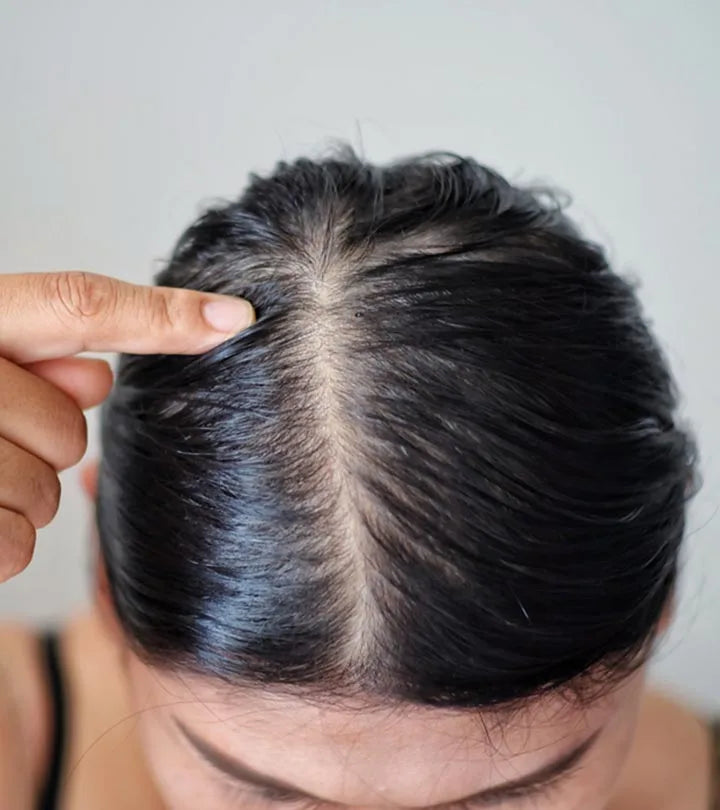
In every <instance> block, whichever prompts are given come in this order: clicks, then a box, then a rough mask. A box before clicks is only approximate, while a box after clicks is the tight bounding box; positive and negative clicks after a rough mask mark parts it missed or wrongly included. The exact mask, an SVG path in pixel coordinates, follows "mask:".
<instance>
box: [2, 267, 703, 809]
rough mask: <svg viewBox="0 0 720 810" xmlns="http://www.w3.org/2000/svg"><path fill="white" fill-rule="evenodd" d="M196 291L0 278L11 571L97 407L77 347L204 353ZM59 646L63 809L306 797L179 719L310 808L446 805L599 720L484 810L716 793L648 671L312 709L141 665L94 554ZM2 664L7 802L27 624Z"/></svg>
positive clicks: (208, 334) (101, 377)
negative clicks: (548, 689) (533, 788)
mask: <svg viewBox="0 0 720 810" xmlns="http://www.w3.org/2000/svg"><path fill="white" fill-rule="evenodd" d="M58 276H61V277H58ZM65 276H67V277H65ZM208 298H213V299H218V298H220V297H219V296H208V295H207V294H200V293H192V292H190V291H185V290H163V289H162V288H135V287H133V286H132V285H123V284H122V283H121V282H116V281H114V280H110V279H104V277H98V276H88V275H87V274H72V273H71V274H32V276H27V275H26V276H5V277H0V379H1V380H2V385H1V386H0V439H1V440H2V441H0V537H2V538H3V544H2V546H0V570H2V572H3V576H4V577H5V578H7V577H8V576H10V575H12V574H14V573H16V572H17V571H19V570H21V569H22V568H24V567H25V565H26V564H27V562H28V560H29V559H30V556H31V554H32V548H33V545H34V539H35V530H36V529H37V528H39V527H40V526H42V525H46V524H47V522H49V520H50V519H51V518H52V516H53V515H54V513H55V510H56V508H57V498H58V497H59V487H58V485H57V473H58V472H59V470H61V469H64V468H65V467H67V466H71V465H72V464H74V463H76V462H77V460H78V459H79V458H80V456H81V455H82V454H83V452H84V449H85V421H84V416H83V414H82V410H83V409H84V408H86V407H90V406H92V405H94V404H97V403H98V402H100V401H101V400H102V399H104V397H105V396H107V393H108V391H109V388H110V385H111V383H112V375H111V373H110V371H109V368H108V367H107V365H106V364H104V363H103V362H102V361H96V360H89V359H87V358H73V357H70V356H69V355H73V354H74V353H76V352H80V351H85V350H95V351H133V352H138V351H139V352H143V351H146V352H162V351H164V352H176V353H193V352H196V351H203V350H206V349H207V348H209V347H210V346H211V345H216V344H217V342H219V341H220V340H222V339H225V338H226V337H227V336H228V334H229V333H228V332H226V333H224V334H220V333H218V332H217V331H213V330H212V329H211V328H210V327H209V326H208V325H207V324H206V323H205V322H204V321H203V319H202V317H201V304H202V302H203V301H206V300H207V299H208ZM29 402H30V403H32V407H29V406H28V403H29ZM2 470H5V471H6V472H5V473H4V474H3V472H2ZM8 470H13V471H14V474H12V475H9V474H8V473H7V471H8ZM18 470H21V474H19V475H18V474H17V471H18ZM83 484H84V486H85V489H86V490H87V492H88V495H89V497H90V498H91V499H92V498H93V497H94V488H95V468H94V466H90V467H88V468H86V469H85V471H84V473H83ZM665 621H666V622H667V618H666V620H665ZM61 655H62V660H63V670H64V672H65V673H66V677H67V679H68V688H69V697H70V705H71V707H72V722H71V728H72V737H71V739H70V740H69V751H68V762H69V763H70V768H69V772H68V778H67V785H66V790H65V795H64V799H63V808H62V810H86V808H88V807H98V806H102V807H105V808H107V810H120V808H133V810H191V809H192V810H196V808H198V807H212V808H213V810H225V809H226V808H227V810H231V809H234V808H238V807H242V808H244V809H245V810H255V809H257V810H262V809H263V808H267V809H268V810H270V808H282V807H286V808H288V810H292V808H297V809H298V810H299V808H303V810H304V808H306V807H307V808H309V807H311V806H313V805H311V804H309V803H299V802H295V803H287V802H282V801H279V800H267V799H263V798H261V796H260V795H259V794H258V793H257V791H254V790H253V788H251V787H249V786H244V787H243V786H242V785H241V784H239V783H232V782H230V781H229V780H228V779H226V778H223V777H222V776H221V775H220V774H219V773H218V772H217V771H215V770H214V769H213V768H212V767H211V766H210V765H209V764H208V763H207V762H206V761H204V760H203V758H202V757H201V756H200V755H199V754H198V752H197V751H196V750H194V749H193V748H192V747H191V746H190V745H189V744H188V742H187V740H186V739H185V738H184V737H183V736H182V735H181V734H180V732H179V731H178V725H177V723H178V721H180V722H181V723H182V724H183V725H184V726H185V727H186V728H187V729H189V730H190V731H191V732H192V733H193V734H194V735H195V736H196V737H198V738H201V739H203V740H205V741H206V742H207V743H208V744H210V745H212V746H214V747H215V748H216V749H218V750H220V751H221V752H223V754H224V755H225V756H228V757H234V758H235V759H238V760H242V761H243V762H244V763H246V764H247V765H248V766H249V767H251V768H253V769H255V770H257V771H261V772H264V773H266V774H269V775H271V776H273V777H275V778H276V779H280V780H282V781H283V782H286V783H291V784H293V785H296V786H297V787H299V788H301V789H302V790H304V791H306V792H311V793H314V794H316V795H318V796H320V797H323V799H324V801H323V802H322V803H321V804H319V805H317V806H318V807H322V808H325V807H327V808H336V807H348V808H358V809H361V808H367V809H368V810H369V808H388V809H389V808H421V807H428V806H432V805H438V804H442V803H451V802H456V801H457V800H458V799H460V798H461V797H463V796H465V795H468V794H472V793H476V792H478V791H480V790H484V789H486V788H489V787H491V786H494V785H497V784H499V783H501V782H503V781H505V780H508V779H514V778H517V777H519V776H522V775H524V774H528V773H529V772H531V771H533V770H535V769H536V768H538V767H540V766H542V765H544V764H546V763H548V762H549V761H551V760H553V759H554V758H556V757H557V756H558V755H560V754H562V753H564V752H566V751H568V750H569V749H570V748H572V747H573V746H574V745H576V744H577V743H579V742H581V741H583V740H585V739H586V738H587V737H588V736H589V735H591V734H593V733H595V732H597V739H596V741H595V744H594V745H593V747H592V748H591V749H590V750H589V751H588V752H587V754H586V756H585V758H584V759H583V760H582V762H581V764H580V765H579V766H578V767H576V768H575V769H574V770H573V771H572V772H571V773H570V774H568V775H567V776H566V777H565V778H564V779H563V780H562V782H560V783H558V784H557V785H556V786H555V788H554V789H553V791H552V792H551V793H549V794H547V795H544V796H538V797H536V798H532V799H526V800H520V799H517V798H514V799H511V800H508V801H506V802H505V803H503V804H497V805H495V806H496V807H499V808H501V810H505V808H507V810H512V808H516V809H517V810H523V808H525V807H527V808H537V810H544V809H545V808H547V810H550V809H551V808H552V810H580V808H582V810H603V809H607V810H630V808H632V810H650V808H652V810H707V806H708V804H709V797H708V795H707V785H706V783H707V774H706V770H707V768H708V765H709V760H708V752H707V735H706V732H705V729H704V727H703V726H702V724H701V723H700V722H699V721H698V720H697V719H696V718H694V717H693V716H692V715H691V714H690V713H689V712H687V711H686V710H684V709H683V708H681V707H679V706H678V705H677V704H675V703H674V702H672V701H667V700H665V699H661V698H659V697H652V698H648V695H647V691H646V690H645V688H644V687H645V672H644V670H640V671H638V672H637V673H635V674H634V675H633V676H632V677H631V678H629V679H627V680H626V681H625V682H624V683H622V684H621V685H620V686H619V687H618V688H617V689H616V690H615V691H614V692H612V693H611V694H610V695H607V696H606V697H605V698H604V699H602V700H601V701H599V702H597V703H595V704H593V705H591V706H588V707H585V708H583V709H581V708H578V707H571V706H568V705H567V704H565V703H563V702H562V701H561V700H560V699H559V698H558V697H557V696H552V697H549V698H547V699H544V700H542V701H535V702H533V703H532V704H531V705H530V706H529V707H528V709H527V711H525V712H524V713H522V714H521V715H517V716H515V717H514V718H512V719H511V720H509V721H503V720H502V718H498V717H494V716H493V715H492V713H489V712H483V713H481V714H478V713H475V712H468V711H449V710H439V709H432V710H430V709H418V708H413V709H410V708H408V707H401V706H400V707H391V706H388V705H384V706H377V707H373V708H370V707H368V706H365V705H362V704H358V705H344V706H339V705H338V704H334V703H330V702H328V703H327V704H319V705H318V704H313V703H310V702H308V701H304V700H302V699H300V698H299V697H294V698H290V697H288V696H283V695H280V694H278V693H273V692H271V691H267V692H263V691H260V690H258V689H255V690H245V691H242V690H238V689H229V688H228V687H222V686H221V685H219V684H218V683H215V682H213V681H212V680H210V679H207V678H200V677H197V676H193V677H190V676H187V675H184V674H183V673H178V672H173V671H161V670H159V669H157V668H153V667H150V666H148V665H146V664H145V663H143V662H142V661H141V660H140V659H138V657H137V656H135V655H134V654H133V653H132V651H131V649H130V647H129V645H128V643H127V640H126V639H125V637H124V635H123V632H122V630H121V628H120V627H119V625H118V622H117V619H116V617H115V614H114V611H113V609H112V605H111V603H110V600H109V597H108V591H107V584H106V581H105V578H104V574H103V570H102V566H101V565H100V566H99V567H98V570H97V588H96V597H95V603H94V606H93V608H92V610H90V611H89V612H88V613H86V614H84V615H81V616H78V617H77V618H75V619H74V620H72V621H71V622H70V623H69V624H68V625H67V626H66V627H65V628H64V630H63V633H62V645H61ZM0 662H2V663H1V664H0V686H2V688H1V689H0V810H10V809H11V808H12V810H31V808H33V803H34V795H35V794H36V793H37V790H38V789H39V786H40V784H41V781H42V778H43V774H44V773H45V768H46V766H47V758H48V751H49V741H50V736H51V728H50V724H49V710H48V709H49V707H48V699H47V693H46V687H45V684H44V681H43V672H42V667H41V661H40V658H39V654H38V649H37V645H36V643H35V642H34V640H33V636H32V633H31V632H30V631H28V630H27V629H25V628H22V627H11V626H4V627H2V628H0ZM18 743H20V744H18ZM651 768H652V774H651V773H650V769H651Z"/></svg>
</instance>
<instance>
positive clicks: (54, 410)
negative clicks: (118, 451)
mask: <svg viewBox="0 0 720 810" xmlns="http://www.w3.org/2000/svg"><path fill="white" fill-rule="evenodd" d="M253 321H254V312H253V309H252V307H251V305H250V304H248V302H247V301H244V300H242V299H239V298H235V297H231V296H224V295H215V294H214V293H205V292H197V291H195V290H186V289H175V288H172V287H150V286H140V285H136V284H129V283H127V282H123V281H118V280H117V279H113V278H109V277H107V276H102V275H98V274H95V273H84V272H79V271H71V272H57V273H25V274H10V275H0V582H2V581H4V580H6V579H9V578H10V577H11V576H14V575H15V574H17V573H19V572H20V571H22V570H24V569H25V567H26V566H27V565H28V563H29V562H30V560H31V558H32V555H33V551H34V549H35V536H36V530H37V529H39V528H41V527H43V526H46V525H47V524H48V523H49V522H50V521H51V520H52V518H53V517H54V516H55V513H56V512H57V508H58V503H59V499H60V481H59V479H58V472H59V471H60V470H63V469H65V468H67V467H70V466H72V465H73V464H76V463H77V462H78V461H79V460H80V459H81V458H82V456H83V454H84V453H85V449H86V446H87V424H86V421H85V416H84V414H83V409H85V408H90V407H92V406H93V405H97V404H99V403H100V402H102V401H103V400H104V399H105V397H107V395H108V393H109V392H110V388H111V387H112V382H113V379H112V371H111V369H110V366H109V365H108V364H107V363H106V362H105V361H104V360H96V359H91V358H87V357H73V356H72V355H76V354H78V353H79V352H83V351H96V352H132V353H134V354H199V353H201V352H204V351H207V350H208V349H211V348H213V347H214V346H217V345H218V344H219V343H222V341H224V340H226V339H227V338H229V337H230V336H231V335H234V334H237V332H239V331H241V330H242V329H244V328H245V327H246V326H249V325H250V324H251V323H252V322H253Z"/></svg>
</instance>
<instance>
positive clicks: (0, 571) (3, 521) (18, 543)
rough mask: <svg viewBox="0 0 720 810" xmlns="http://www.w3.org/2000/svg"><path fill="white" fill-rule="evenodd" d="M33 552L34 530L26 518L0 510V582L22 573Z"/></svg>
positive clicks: (6, 510) (7, 510)
mask: <svg viewBox="0 0 720 810" xmlns="http://www.w3.org/2000/svg"><path fill="white" fill-rule="evenodd" d="M34 551H35V529H34V528H33V526H32V525H31V524H30V522H29V521H28V520H26V518H24V517H23V516H22V515H19V514H18V513H17V512H12V511H10V510H9V509H2V510H0V580H4V579H8V578H9V577H11V576H14V575H15V574H19V573H20V572H21V571H24V570H25V569H26V568H27V567H28V565H29V564H30V560H31V559H32V556H33V552H34Z"/></svg>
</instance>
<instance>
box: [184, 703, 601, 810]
mask: <svg viewBox="0 0 720 810" xmlns="http://www.w3.org/2000/svg"><path fill="white" fill-rule="evenodd" d="M173 720H174V721H175V724H176V726H177V727H178V728H179V729H180V731H181V733H182V734H183V736H184V737H185V739H186V740H187V741H188V742H189V743H190V744H191V745H192V747H193V748H195V749H196V750H197V752H198V753H199V754H200V756H201V757H202V758H203V759H204V760H205V761H206V762H207V763H208V764H209V765H211V766H212V767H214V768H215V769H216V770H218V771H220V772H222V773H223V774H225V775H226V776H230V777H232V778H233V779H234V780H236V781H238V782H242V783H244V784H246V785H249V786H252V787H256V788H260V789H262V790H265V791H273V792H277V793H279V794H282V795H283V798H284V799H285V800H287V801H290V800H292V799H295V800H300V799H302V800H305V801H307V800H311V801H315V802H318V803H320V804H333V802H330V800H329V799H324V798H322V797H321V796H315V795H313V794H312V793H307V792H306V791H304V790H301V789H300V788H299V787H297V786H296V785H292V784H290V783H289V782H284V781H283V780H281V779H277V778H276V777H274V776H270V775H268V774H264V773H261V772H260V771H256V770H255V769H254V768H251V767H250V766H249V765H247V764H245V763H244V762H241V761H240V760H239V759H235V758H234V757H230V756H228V755H227V754H225V753H224V752H223V751H220V750H219V749H218V748H216V747H215V746H214V745H212V744H211V743H209V742H207V741H206V740H203V739H202V738H200V737H198V736H197V735H196V734H195V733H194V732H192V731H191V730H190V729H189V728H188V727H187V726H185V725H184V724H183V723H182V721H180V720H179V719H178V718H176V717H175V718H173ZM601 732H602V728H599V729H597V730H596V731H594V732H593V733H592V734H591V735H590V736H589V737H588V738H587V739H585V740H583V742H581V743H580V744H579V745H576V746H575V747H574V748H572V749H571V750H570V751H567V752H566V753H564V754H562V755H561V756H559V757H558V758H557V759H555V760H553V761H552V762H550V763H548V764H546V765H543V766H542V767H540V768H538V769H537V770H535V771H533V772H532V773H529V774H526V775H525V776H521V777H519V778H518V779H513V780H512V781H509V782H503V783H502V784H500V785H493V786H492V787H489V788H485V789H483V790H481V791H478V792H477V793H472V794H470V795H468V796H462V797H460V798H457V799H453V800H452V801H451V802H444V803H442V804H432V805H426V806H425V807H423V808H409V807H406V808H405V809H404V810H450V808H454V807H457V806H458V805H462V804H474V805H476V806H478V807H481V806H483V807H491V806H493V805H497V804H500V802H502V801H506V800H507V799H508V798H518V797H519V796H521V795H522V796H531V795H532V794H534V793H540V792H541V791H542V790H543V788H546V787H548V786H549V785H550V784H551V783H554V782H556V781H557V780H558V779H559V778H560V777H562V776H563V775H565V774H567V773H568V772H569V771H570V770H572V768H573V767H574V766H575V765H577V764H578V763H579V762H580V760H581V759H582V758H583V757H584V756H585V754H586V753H587V752H588V751H589V750H590V748H592V746H593V745H594V743H595V741H596V740H597V738H598V737H599V736H600V733H601Z"/></svg>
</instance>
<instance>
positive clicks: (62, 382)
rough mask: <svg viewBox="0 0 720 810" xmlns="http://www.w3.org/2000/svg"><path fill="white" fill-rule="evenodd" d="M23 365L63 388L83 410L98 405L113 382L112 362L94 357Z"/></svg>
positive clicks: (42, 361) (64, 358)
mask: <svg viewBox="0 0 720 810" xmlns="http://www.w3.org/2000/svg"><path fill="white" fill-rule="evenodd" d="M23 368H25V369H26V370H27V371H30V372H32V373H33V374H35V375H36V376H37V377H42V379H43V380H47V381H48V382H50V383H52V384H53V385H54V386H55V387H56V388H59V389H60V390H61V391H64V392H65V393H66V394H68V395H69V396H71V397H72V398H73V399H74V400H75V402H76V403H77V404H78V407H80V408H82V409H83V410H85V409H86V408H92V407H93V406H94V405H99V404H100V403H101V402H102V401H103V400H104V399H105V398H106V397H107V395H108V394H109V393H110V389H111V388H112V384H113V372H112V369H111V368H110V364H109V363H107V362H106V361H105V360H100V359H96V358H94V357H62V358H59V359H57V360H38V361H37V362H36V363H28V364H27V365H25V366H23Z"/></svg>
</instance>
